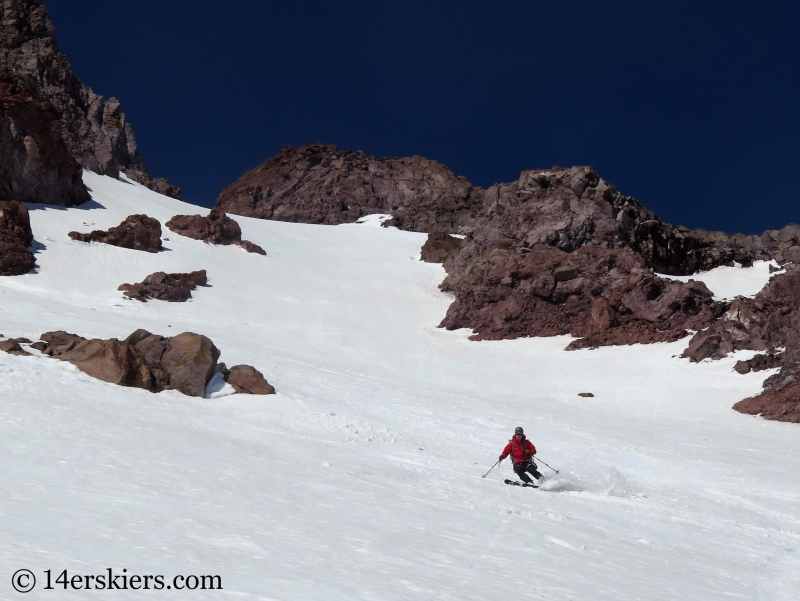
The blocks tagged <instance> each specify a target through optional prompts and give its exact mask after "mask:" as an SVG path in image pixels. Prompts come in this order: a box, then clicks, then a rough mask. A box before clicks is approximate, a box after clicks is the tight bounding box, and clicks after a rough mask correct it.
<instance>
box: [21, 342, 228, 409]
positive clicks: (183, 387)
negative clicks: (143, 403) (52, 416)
mask: <svg viewBox="0 0 800 601" xmlns="http://www.w3.org/2000/svg"><path fill="white" fill-rule="evenodd" d="M41 339H42V342H43V344H41V345H37V346H36V348H39V349H40V350H41V351H42V352H43V353H45V354H47V355H49V356H51V357H55V358H57V359H60V360H62V361H68V362H69V363H72V364H73V365H75V366H76V367H77V368H78V369H80V370H81V371H83V372H85V373H86V374H88V375H90V376H92V377H94V378H97V379H99V380H103V381H104V382H110V383H112V384H118V385H121V386H131V387H136V388H144V389H146V390H150V391H151V392H160V391H162V390H178V391H180V392H182V393H183V394H186V395H188V396H198V397H203V396H204V395H205V389H206V384H207V383H208V381H209V380H210V379H211V376H212V375H213V374H214V369H215V367H216V365H217V359H219V355H220V352H219V350H218V349H217V348H216V347H215V346H214V343H213V342H211V340H209V339H208V338H206V337H205V336H202V335H199V334H194V333H191V332H184V333H183V334H179V335H177V336H173V337H170V338H165V337H163V336H158V335H156V334H151V333H150V332H148V331H146V330H136V331H135V332H134V333H132V334H131V335H130V336H128V338H126V339H125V340H122V341H120V340H117V339H116V338H111V339H110V340H103V339H92V340H87V339H85V338H83V337H81V336H77V335H75V334H69V333H67V332H64V331H57V332H47V333H45V334H42V336H41Z"/></svg>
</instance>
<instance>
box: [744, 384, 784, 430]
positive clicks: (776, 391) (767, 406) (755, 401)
mask: <svg viewBox="0 0 800 601" xmlns="http://www.w3.org/2000/svg"><path fill="white" fill-rule="evenodd" d="M733 408H734V409H736V411H739V412H740V413H747V414H749V415H761V416H762V417H763V418H765V419H771V420H777V421H780V422H794V423H800V382H793V383H791V384H788V385H787V386H784V387H775V388H770V389H767V390H765V391H764V392H762V393H761V394H759V395H758V396H754V397H750V398H747V399H744V400H743V401H739V402H738V403H736V404H735V405H734V406H733Z"/></svg>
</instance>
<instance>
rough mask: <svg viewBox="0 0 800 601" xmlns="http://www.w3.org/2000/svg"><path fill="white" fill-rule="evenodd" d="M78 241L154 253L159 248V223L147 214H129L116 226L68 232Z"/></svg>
mask: <svg viewBox="0 0 800 601" xmlns="http://www.w3.org/2000/svg"><path fill="white" fill-rule="evenodd" d="M69 237H70V238H72V239H73V240H78V241H80V242H102V243H103V244H110V245H111V246H119V247H121V248H130V249H133V250H143V251H145V252H150V253H156V252H158V251H159V250H161V249H162V248H163V247H162V246H161V224H160V223H159V222H158V219H153V218H152V217H148V216H147V215H131V216H129V217H127V218H126V219H125V220H124V221H123V222H122V223H120V224H119V225H118V226H116V227H112V228H109V229H108V230H105V231H104V230H94V231H93V232H90V233H88V234H81V233H80V232H70V233H69Z"/></svg>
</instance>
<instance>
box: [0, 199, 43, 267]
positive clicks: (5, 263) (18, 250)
mask: <svg viewBox="0 0 800 601" xmlns="http://www.w3.org/2000/svg"><path fill="white" fill-rule="evenodd" d="M31 242H33V232H32V231H31V220H30V217H29V216H28V209H27V207H25V205H23V204H20V203H19V202H17V201H16V200H9V201H2V200H0V276H3V275H22V274H23V273H28V272H29V271H30V270H31V269H33V266H34V265H35V264H36V261H35V259H34V258H33V253H32V252H31V251H30V250H29V249H28V247H29V246H30V244H31Z"/></svg>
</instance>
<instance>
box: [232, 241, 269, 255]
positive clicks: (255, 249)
mask: <svg viewBox="0 0 800 601" xmlns="http://www.w3.org/2000/svg"><path fill="white" fill-rule="evenodd" d="M239 246H241V247H242V248H243V249H245V250H246V251H247V252H249V253H256V254H257V255H264V256H267V251H265V250H264V249H263V248H261V247H260V246H259V245H258V244H256V243H255V242H250V240H242V243H241V244H239Z"/></svg>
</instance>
